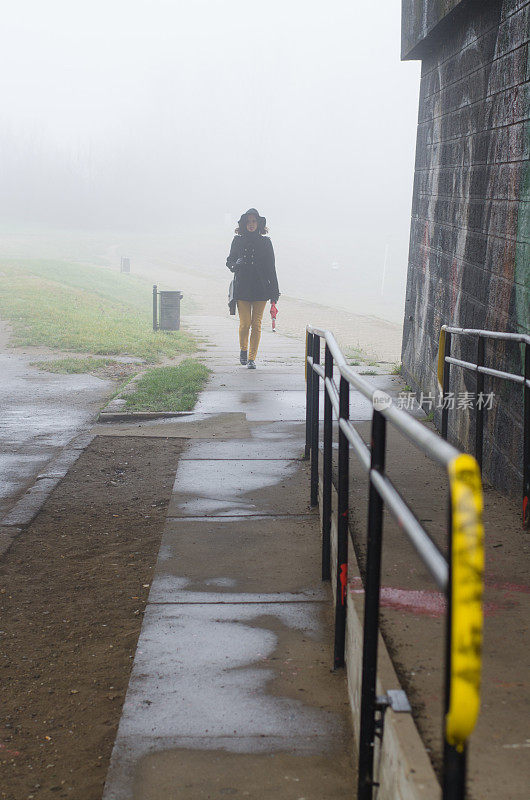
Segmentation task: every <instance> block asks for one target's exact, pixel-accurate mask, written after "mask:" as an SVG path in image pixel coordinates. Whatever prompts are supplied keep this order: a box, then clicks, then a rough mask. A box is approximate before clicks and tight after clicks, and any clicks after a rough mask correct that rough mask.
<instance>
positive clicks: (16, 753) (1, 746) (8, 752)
mask: <svg viewBox="0 0 530 800" xmlns="http://www.w3.org/2000/svg"><path fill="white" fill-rule="evenodd" d="M0 750H4V752H5V754H6V755H8V756H19V755H20V752H19V751H18V750H8V749H7V747H6V746H5V744H2V743H1V742H0Z"/></svg>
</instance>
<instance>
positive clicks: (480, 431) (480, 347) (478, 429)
mask: <svg viewBox="0 0 530 800" xmlns="http://www.w3.org/2000/svg"><path fill="white" fill-rule="evenodd" d="M477 366H479V367H483V366H484V338H483V337H482V336H479V337H478V344H477ZM475 414H476V418H475V458H476V459H477V462H478V465H479V468H480V472H481V473H482V451H483V443H484V373H483V372H477V391H476V393H475Z"/></svg>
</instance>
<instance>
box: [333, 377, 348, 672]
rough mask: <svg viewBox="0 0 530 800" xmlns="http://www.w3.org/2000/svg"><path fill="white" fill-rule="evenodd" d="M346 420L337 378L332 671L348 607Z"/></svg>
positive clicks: (344, 386)
mask: <svg viewBox="0 0 530 800" xmlns="http://www.w3.org/2000/svg"><path fill="white" fill-rule="evenodd" d="M349 418H350V384H349V383H348V381H347V380H346V378H343V377H342V376H341V379H340V389H339V484H338V489H339V492H338V502H337V511H338V513H337V580H336V599H335V646H334V655H333V665H334V668H335V669H337V668H338V667H343V666H344V645H345V639H346V610H347V607H348V507H349V489H350V476H349V473H350V454H349V442H348V438H347V436H346V435H345V433H344V432H343V431H342V430H341V428H340V420H341V419H345V420H349Z"/></svg>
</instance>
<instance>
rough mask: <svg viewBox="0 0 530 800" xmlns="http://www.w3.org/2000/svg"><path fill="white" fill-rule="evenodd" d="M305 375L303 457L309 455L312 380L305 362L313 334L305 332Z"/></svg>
mask: <svg viewBox="0 0 530 800" xmlns="http://www.w3.org/2000/svg"><path fill="white" fill-rule="evenodd" d="M305 355H306V362H305V377H306V395H305V455H304V458H309V457H310V455H311V413H312V407H311V401H312V397H313V395H312V392H311V386H312V381H313V369H312V367H310V366H309V364H308V363H307V358H308V356H311V357H313V334H312V333H309V331H307V332H306V345H305Z"/></svg>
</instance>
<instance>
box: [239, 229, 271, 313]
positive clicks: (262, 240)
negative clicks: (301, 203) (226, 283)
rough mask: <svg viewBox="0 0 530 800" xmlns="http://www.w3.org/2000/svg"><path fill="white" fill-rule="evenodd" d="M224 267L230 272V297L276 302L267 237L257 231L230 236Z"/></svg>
mask: <svg viewBox="0 0 530 800" xmlns="http://www.w3.org/2000/svg"><path fill="white" fill-rule="evenodd" d="M238 260H239V263H238V264H236V262H237V261H238ZM226 266H227V267H228V269H229V270H230V271H231V272H233V273H234V294H233V297H234V300H248V301H250V302H253V301H255V300H272V301H273V302H274V303H276V302H277V301H278V297H279V296H280V290H279V289H278V278H277V277H276V267H275V264H274V250H273V248H272V242H271V240H270V239H269V238H268V237H267V236H262V235H261V234H260V233H258V232H256V233H247V234H243V235H242V236H240V235H237V236H234V240H233V242H232V245H231V247H230V254H229V256H228V258H227V259H226Z"/></svg>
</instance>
